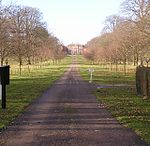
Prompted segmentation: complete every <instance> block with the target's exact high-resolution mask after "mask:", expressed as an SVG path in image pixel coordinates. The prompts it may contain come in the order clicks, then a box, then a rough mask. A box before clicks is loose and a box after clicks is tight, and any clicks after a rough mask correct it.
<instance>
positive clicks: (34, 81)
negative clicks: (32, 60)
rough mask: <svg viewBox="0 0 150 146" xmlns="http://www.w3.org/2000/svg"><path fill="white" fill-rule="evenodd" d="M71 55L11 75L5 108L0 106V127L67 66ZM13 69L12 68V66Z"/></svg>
mask: <svg viewBox="0 0 150 146" xmlns="http://www.w3.org/2000/svg"><path fill="white" fill-rule="evenodd" d="M71 60H72V59H71V57H66V58H65V59H64V60H62V62H60V63H59V64H58V65H51V64H48V63H46V64H44V65H43V66H42V67H39V68H33V69H32V68H31V69H30V73H29V72H28V70H23V72H22V76H19V73H18V75H17V74H13V75H11V80H10V85H8V86H7V109H5V110H2V109H1V107H0V129H1V130H2V129H3V128H6V126H7V125H8V124H9V123H10V122H11V121H12V120H14V119H15V118H16V116H18V115H19V114H21V113H22V112H23V111H24V110H25V108H26V107H27V106H28V105H29V104H30V103H31V102H32V101H33V100H34V99H36V98H37V97H39V96H40V95H41V94H42V93H43V91H44V90H46V89H47V88H48V87H49V86H50V85H52V83H53V82H54V81H56V80H57V79H58V78H59V77H60V76H61V75H62V74H63V73H64V71H65V70H66V69H67V68H68V65H69V64H70V63H71ZM12 69H13V68H12Z"/></svg>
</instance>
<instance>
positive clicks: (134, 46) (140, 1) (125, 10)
mask: <svg viewBox="0 0 150 146" xmlns="http://www.w3.org/2000/svg"><path fill="white" fill-rule="evenodd" d="M84 56H85V57H86V58H87V59H89V60H91V61H94V62H107V63H110V64H115V65H116V70H117V66H118V64H119V63H121V64H124V70H125V69H126V64H127V63H129V62H130V63H133V64H134V65H135V66H138V65H143V62H144V63H145V62H147V65H148V62H149V61H150V0H124V2H123V3H122V4H121V12H120V14H119V15H111V16H108V17H107V18H106V20H105V22H104V28H103V31H102V34H101V35H100V36H98V37H96V38H93V39H92V40H90V41H89V42H88V43H87V44H86V48H85V51H84Z"/></svg>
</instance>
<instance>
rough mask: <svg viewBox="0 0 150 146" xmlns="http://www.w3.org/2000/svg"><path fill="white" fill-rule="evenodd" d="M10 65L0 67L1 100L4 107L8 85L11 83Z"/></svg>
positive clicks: (4, 107)
mask: <svg viewBox="0 0 150 146" xmlns="http://www.w3.org/2000/svg"><path fill="white" fill-rule="evenodd" d="M9 68H10V67H9V65H7V66H2V67H0V100H2V108H3V109H6V85H8V84H9Z"/></svg>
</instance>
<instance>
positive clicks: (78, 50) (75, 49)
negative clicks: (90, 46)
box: [67, 44, 84, 55]
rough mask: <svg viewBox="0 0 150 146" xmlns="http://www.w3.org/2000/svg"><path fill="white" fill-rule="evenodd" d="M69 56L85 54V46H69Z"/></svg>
mask: <svg viewBox="0 0 150 146" xmlns="http://www.w3.org/2000/svg"><path fill="white" fill-rule="evenodd" d="M67 48H68V52H69V54H72V55H80V54H82V53H83V49H84V45H81V44H69V45H68V46H67Z"/></svg>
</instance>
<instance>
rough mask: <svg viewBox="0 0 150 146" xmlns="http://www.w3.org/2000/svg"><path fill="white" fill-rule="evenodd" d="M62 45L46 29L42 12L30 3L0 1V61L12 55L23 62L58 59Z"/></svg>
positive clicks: (6, 60)
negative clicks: (29, 5) (9, 3)
mask: <svg viewBox="0 0 150 146" xmlns="http://www.w3.org/2000/svg"><path fill="white" fill-rule="evenodd" d="M65 55H66V47H64V46H63V44H62V43H61V42H60V41H59V39H58V38H57V37H55V36H54V35H53V34H51V33H49V32H48V30H47V25H46V22H44V21H43V18H42V13H41V12H40V11H39V10H38V9H37V8H33V7H27V6H20V5H3V4H2V0H1V1H0V62H1V66H2V65H3V64H8V62H9V59H10V58H11V59H15V60H16V61H17V62H18V64H19V66H20V71H21V66H22V65H23V64H28V65H30V64H34V63H36V62H39V61H45V60H49V59H52V60H53V61H55V60H59V59H62V58H63V57H64V56H65Z"/></svg>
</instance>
